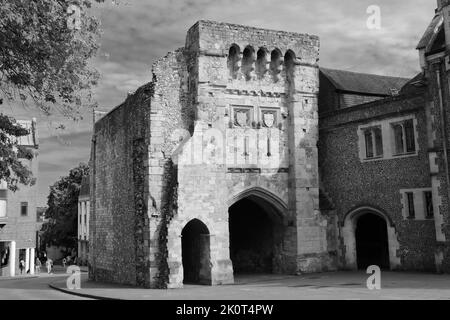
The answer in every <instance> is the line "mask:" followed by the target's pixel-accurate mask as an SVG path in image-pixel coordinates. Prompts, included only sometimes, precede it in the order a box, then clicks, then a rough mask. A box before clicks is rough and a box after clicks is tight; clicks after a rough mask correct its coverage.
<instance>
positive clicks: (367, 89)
mask: <svg viewBox="0 0 450 320" xmlns="http://www.w3.org/2000/svg"><path fill="white" fill-rule="evenodd" d="M320 71H321V72H322V74H323V75H324V76H325V77H327V78H328V80H330V81H331V83H332V84H333V85H334V86H335V87H336V89H339V90H343V91H350V92H355V93H361V94H375V95H386V96H389V95H391V94H392V93H393V92H392V90H393V89H394V90H397V91H400V89H401V88H402V87H403V86H404V85H405V84H406V83H407V82H408V81H409V79H408V78H399V77H387V76H380V75H375V74H366V73H357V72H350V71H342V70H333V69H326V68H320Z"/></svg>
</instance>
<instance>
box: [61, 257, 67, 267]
mask: <svg viewBox="0 0 450 320" xmlns="http://www.w3.org/2000/svg"><path fill="white" fill-rule="evenodd" d="M66 263H67V260H66V258H64V259H62V264H63V267H64V268H66Z"/></svg>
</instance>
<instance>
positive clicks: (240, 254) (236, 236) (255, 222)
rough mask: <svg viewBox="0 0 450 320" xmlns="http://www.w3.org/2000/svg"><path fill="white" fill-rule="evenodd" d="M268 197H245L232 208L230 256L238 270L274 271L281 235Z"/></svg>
mask: <svg viewBox="0 0 450 320" xmlns="http://www.w3.org/2000/svg"><path fill="white" fill-rule="evenodd" d="M275 210H276V209H274V208H273V207H272V206H271V205H270V204H269V203H268V202H267V201H265V200H262V199H259V198H257V197H248V198H244V199H242V200H240V201H238V202H236V203H235V204H234V205H232V206H231V207H230V209H229V232H230V257H231V261H232V262H233V270H234V273H235V274H253V273H274V272H275V271H276V269H277V266H276V262H275V261H276V258H277V253H278V252H279V250H280V246H281V242H282V236H281V230H282V227H281V225H280V221H279V217H278V218H277V217H276V212H275Z"/></svg>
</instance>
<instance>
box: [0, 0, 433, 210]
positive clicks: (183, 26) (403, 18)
mask: <svg viewBox="0 0 450 320" xmlns="http://www.w3.org/2000/svg"><path fill="white" fill-rule="evenodd" d="M106 1H107V2H106V4H103V5H99V6H98V7H97V8H95V9H94V13H95V15H96V16H98V17H99V19H100V20H101V24H102V30H103V35H102V40H101V42H102V45H101V51H100V52H99V55H98V57H97V58H96V59H95V61H93V63H94V65H95V66H96V68H97V69H98V70H99V71H100V73H101V75H102V78H101V81H100V83H99V86H98V88H97V89H96V98H97V100H98V102H99V105H100V107H101V109H103V110H110V109H111V108H113V107H115V106H117V105H118V104H120V103H121V102H122V101H123V100H124V98H125V97H126V94H127V92H129V91H134V90H135V89H137V88H138V87H139V86H140V85H142V84H144V83H145V82H148V81H149V80H150V79H151V66H152V63H153V62H154V61H155V59H157V58H158V57H160V56H163V55H165V54H166V53H167V52H168V51H172V50H174V49H177V48H179V47H182V46H183V45H184V40H185V35H186V31H187V30H188V29H189V27H190V26H192V25H193V24H194V23H195V22H196V21H197V20H200V19H205V20H217V21H223V22H230V23H237V24H245V25H251V26H255V27H262V28H268V29H278V30H286V31H294V32H300V33H309V34H315V35H318V36H319V37H320V42H321V51H320V55H321V57H320V64H321V66H324V67H329V68H338V69H344V70H350V71H358V72H369V73H376V74H384V75H395V76H404V77H412V76H414V75H415V73H417V72H418V70H419V63H418V58H417V52H416V50H415V46H416V45H417V43H418V41H419V39H420V37H421V36H422V34H423V32H424V31H425V29H426V27H427V25H428V23H429V22H430V21H431V19H432V18H433V15H434V9H435V6H436V1H435V0H396V1H391V0H343V1H335V0H278V1H274V0H270V1H269V0H214V1H213V0H165V1H161V0H119V1H120V4H119V5H115V4H113V3H111V0H106ZM371 5H377V6H379V7H380V9H381V29H380V30H373V29H372V30H371V29H369V28H367V25H366V21H367V19H368V17H369V14H367V12H366V11H367V8H368V7H369V6H371ZM2 108H3V109H4V108H7V107H5V106H3V107H2ZM2 111H3V112H5V113H10V114H11V113H12V114H14V115H15V116H16V117H17V118H24V119H25V118H29V117H30V116H35V117H37V118H38V122H39V136H40V158H39V162H40V167H39V169H40V171H39V176H38V181H39V200H38V201H39V204H40V205H44V204H45V203H46V198H47V195H48V187H49V185H50V184H53V183H54V182H55V181H56V180H57V179H58V178H59V177H60V176H63V175H66V174H67V172H68V170H69V169H70V168H72V167H74V166H76V165H77V164H78V163H80V162H87V161H88V159H89V151H90V141H91V132H92V130H91V128H92V117H91V115H90V112H86V115H85V118H84V120H82V121H79V122H70V121H67V120H64V119H62V118H61V117H60V116H58V115H54V116H51V117H50V118H47V117H43V116H41V115H39V114H37V113H36V112H35V111H34V110H33V109H32V108H30V109H26V108H24V107H14V109H12V108H11V110H2ZM61 123H64V124H65V125H66V129H65V130H59V129H55V128H56V127H58V126H59V124H61Z"/></svg>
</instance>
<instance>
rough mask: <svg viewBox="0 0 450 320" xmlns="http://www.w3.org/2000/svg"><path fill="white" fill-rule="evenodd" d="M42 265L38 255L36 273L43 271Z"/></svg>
mask: <svg viewBox="0 0 450 320" xmlns="http://www.w3.org/2000/svg"><path fill="white" fill-rule="evenodd" d="M41 266H42V263H41V260H40V259H39V258H38V257H36V262H35V268H36V274H40V273H41Z"/></svg>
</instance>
